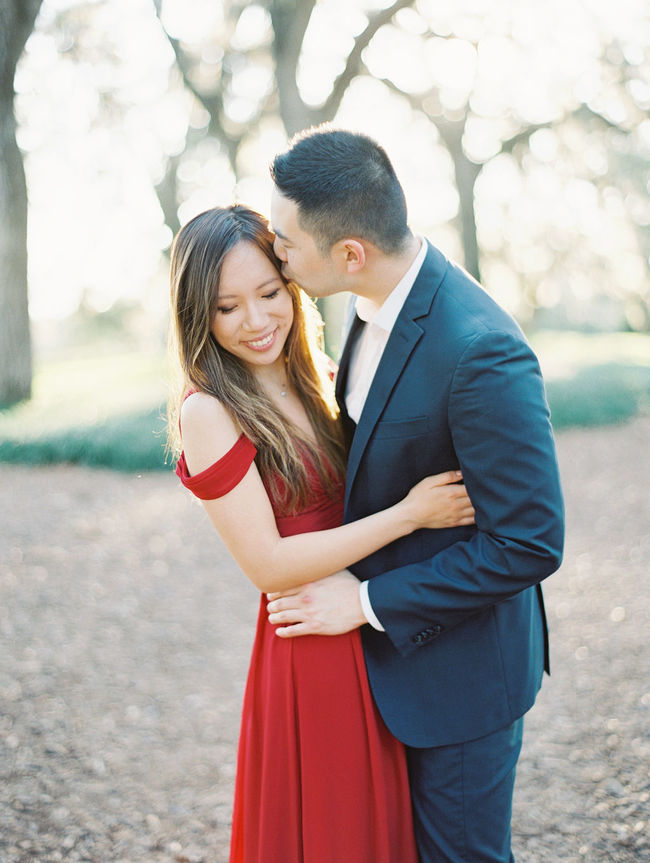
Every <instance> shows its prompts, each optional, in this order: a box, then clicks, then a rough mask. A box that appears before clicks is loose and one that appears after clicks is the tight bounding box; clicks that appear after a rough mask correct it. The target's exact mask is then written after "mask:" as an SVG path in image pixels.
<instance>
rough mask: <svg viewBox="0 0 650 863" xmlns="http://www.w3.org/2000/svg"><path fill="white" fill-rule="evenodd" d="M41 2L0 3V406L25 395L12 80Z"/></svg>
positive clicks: (22, 255) (23, 259)
mask: <svg viewBox="0 0 650 863" xmlns="http://www.w3.org/2000/svg"><path fill="white" fill-rule="evenodd" d="M41 2H42V0H0V406H4V405H9V404H13V403H15V402H17V401H20V400H22V399H27V398H29V397H30V395H31V382H32V358H31V337H30V330H29V315H28V311H27V186H26V183H25V171H24V168H23V160H22V155H21V153H20V150H19V149H18V145H17V143H16V118H15V115H14V76H15V74H16V66H17V64H18V60H19V59H20V56H21V54H22V53H23V49H24V47H25V43H26V42H27V39H28V37H29V34H30V33H31V32H32V30H33V28H34V22H35V21H36V16H37V15H38V11H39V9H40V6H41Z"/></svg>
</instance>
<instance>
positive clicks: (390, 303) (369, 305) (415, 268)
mask: <svg viewBox="0 0 650 863" xmlns="http://www.w3.org/2000/svg"><path fill="white" fill-rule="evenodd" d="M418 240H419V241H420V250H419V252H418V253H417V255H416V256H415V259H414V260H413V263H412V264H411V266H410V267H409V268H408V270H407V271H406V272H405V273H404V275H403V276H402V278H401V279H400V280H399V282H398V283H397V284H396V285H395V287H394V288H393V290H392V291H391V292H390V294H389V295H388V296H387V297H386V299H385V300H384V302H383V303H382V305H381V306H378V305H377V303H375V302H373V301H372V300H369V299H368V298H367V297H357V300H356V303H355V310H356V313H357V315H358V316H359V317H360V318H361V320H362V321H366V322H367V323H370V324H374V325H375V326H377V327H380V328H381V329H382V330H385V331H386V332H387V333H390V331H391V330H392V329H393V327H394V325H395V321H396V320H397V316H398V315H399V313H400V312H401V311H402V306H403V305H404V303H405V302H406V298H407V297H408V295H409V291H410V290H411V288H412V287H413V285H414V283H415V280H416V279H417V277H418V273H419V272H420V268H421V266H422V264H423V263H424V259H425V257H426V254H427V244H426V243H425V242H424V240H423V239H422V238H421V237H418Z"/></svg>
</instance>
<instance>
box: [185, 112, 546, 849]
mask: <svg viewBox="0 0 650 863" xmlns="http://www.w3.org/2000/svg"><path fill="white" fill-rule="evenodd" d="M271 173H272V178H273V181H274V190H273V196H272V201H271V222H270V229H269V225H268V224H267V222H266V221H265V220H264V219H263V218H262V217H261V216H259V215H258V214H257V213H255V212H253V211H251V210H249V209H248V208H246V207H242V206H238V205H236V206H232V207H228V208H223V209H221V208H220V209H214V210H210V211H208V212H206V213H202V214H201V215H199V216H196V217H195V218H194V219H192V220H191V221H190V222H189V223H188V224H187V225H185V226H184V227H183V228H182V229H181V231H180V232H179V234H178V235H177V237H176V239H175V241H174V245H173V248H172V267H171V283H172V322H173V327H174V331H175V334H176V340H177V345H178V356H179V359H180V363H181V366H182V369H183V372H184V378H185V383H184V391H183V393H182V394H179V399H178V412H177V414H176V417H175V418H173V419H172V420H171V428H172V432H173V431H174V429H177V430H178V429H180V434H181V436H182V444H181V443H180V442H179V450H180V448H181V446H182V450H183V451H182V452H181V454H180V456H179V460H178V465H177V473H178V475H179V477H180V478H181V480H182V482H183V483H184V485H186V486H187V487H188V488H189V489H190V490H191V491H192V492H193V493H194V494H196V495H197V496H198V497H199V498H201V499H202V501H203V503H204V506H205V509H206V510H207V513H208V515H209V517H210V518H211V520H212V522H213V524H214V526H215V527H216V529H217V530H218V532H219V534H220V535H221V537H222V539H223V541H224V543H225V544H226V546H227V547H228V548H229V550H230V552H231V553H232V555H233V557H234V558H235V560H236V561H237V563H238V564H239V566H240V567H241V569H242V570H243V572H244V573H245V574H246V575H247V576H248V577H249V578H250V579H251V580H252V581H253V583H254V584H255V585H256V586H257V587H258V588H259V589H260V591H261V602H260V613H259V618H258V625H257V632H256V637H255V642H254V646H253V654H252V659H251V666H250V671H249V676H248V682H247V687H246V694H245V698H244V707H243V717H242V725H241V733H240V742H239V753H238V767H237V779H236V789H235V806H234V812H233V830H232V840H231V852H230V853H231V857H230V859H231V863H416V861H418V860H419V861H420V863H447V861H448V863H460V861H463V863H509V861H512V860H514V858H513V856H512V852H511V850H510V816H511V808H512V794H513V787H514V778H515V768H516V763H517V758H518V755H519V751H520V748H521V740H522V727H523V716H524V714H525V713H526V711H527V710H528V709H529V708H530V707H531V705H532V704H533V702H534V700H535V696H536V693H537V691H538V689H539V687H540V685H541V680H542V674H543V672H544V669H545V668H546V670H548V637H547V630H546V621H545V615H544V605H543V599H542V593H541V588H540V586H539V583H540V582H541V580H542V579H544V578H545V577H546V576H548V575H550V574H551V573H552V572H554V571H555V570H556V569H557V568H558V566H559V564H560V560H561V554H562V543H563V507H562V497H561V491H560V484H559V478H558V469H557V462H556V456H555V448H554V443H553V436H552V431H551V426H550V422H549V414H548V408H547V405H546V400H545V396H544V388H543V383H542V378H541V375H540V371H539V367H538V364H537V360H536V358H535V356H534V354H533V353H532V351H531V349H530V347H529V346H528V344H527V342H526V341H525V339H524V337H523V335H522V333H521V331H520V329H519V328H518V326H517V325H516V324H515V323H514V321H513V320H512V319H511V318H510V317H509V316H508V315H507V314H506V313H505V312H504V311H503V310H502V309H501V308H499V306H498V305H496V304H495V303H494V302H493V301H492V300H491V299H490V298H489V297H488V296H487V294H486V293H485V292H484V291H483V290H482V289H481V288H480V287H479V286H478V285H477V284H476V282H474V281H473V280H472V279H471V278H470V277H469V276H468V275H467V274H466V273H465V272H464V271H463V270H462V269H460V268H458V267H457V266H455V265H454V264H452V263H451V262H450V261H448V260H447V259H446V258H445V257H444V256H443V255H442V254H441V253H440V252H439V251H438V250H437V249H436V248H435V247H433V246H432V245H431V244H430V243H428V242H427V241H426V240H424V239H422V238H420V237H417V236H414V235H413V234H412V233H411V231H410V230H409V228H408V224H407V215H406V204H405V200H404V194H403V191H402V188H401V186H400V184H399V182H398V179H397V177H396V176H395V173H394V170H393V167H392V165H391V163H390V161H389V159H388V157H387V155H386V153H385V152H384V150H383V149H382V148H381V147H380V146H379V145H378V144H377V143H375V142H374V141H372V140H371V139H369V138H368V137H366V136H364V135H359V134H356V133H351V132H346V131H340V130H330V129H315V130H311V131H310V132H307V133H304V134H303V135H301V136H299V137H298V138H296V139H294V141H293V142H292V144H291V145H290V148H289V149H288V150H287V151H286V152H284V153H282V154H280V155H278V156H277V157H276V158H275V160H274V162H273V164H272V168H271ZM340 291H349V292H351V293H352V294H355V295H356V303H355V307H354V312H353V314H352V315H351V321H350V322H349V323H350V326H349V331H348V334H347V338H346V340H345V344H344V347H343V352H342V355H341V358H340V361H339V366H338V370H335V369H334V368H333V366H332V364H331V362H330V361H328V358H327V357H326V356H325V355H324V353H323V352H322V350H321V349H320V346H319V336H320V332H319V323H320V322H319V320H318V319H317V313H316V310H315V307H314V305H313V303H312V302H311V301H310V300H308V299H307V297H308V296H309V297H325V296H329V295H332V294H335V293H338V292H340Z"/></svg>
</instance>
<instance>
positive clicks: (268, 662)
mask: <svg viewBox="0 0 650 863" xmlns="http://www.w3.org/2000/svg"><path fill="white" fill-rule="evenodd" d="M255 454H256V450H255V447H254V446H253V444H252V443H251V442H250V441H249V440H248V439H247V438H246V437H244V436H243V435H242V436H241V437H240V438H239V440H238V441H237V443H236V444H235V445H234V446H233V448H232V449H231V450H230V451H229V452H228V453H226V455H225V456H224V457H223V458H221V459H220V460H219V461H218V462H216V463H215V464H214V465H212V467H210V468H208V469H207V470H205V471H203V472H202V473H200V474H196V475H195V476H193V477H191V476H190V475H189V474H188V472H187V466H186V464H185V459H184V457H183V456H182V455H181V458H180V459H179V463H178V466H177V468H176V472H177V474H178V475H179V477H180V478H181V481H182V482H183V483H184V485H186V486H187V487H188V488H189V489H190V490H191V491H193V492H194V493H195V494H196V495H197V496H198V497H201V498H203V499H212V498H216V497H220V496H222V495H223V494H226V493H227V492H228V491H230V490H231V489H232V488H234V487H235V485H236V484H237V483H238V482H239V481H240V480H241V479H242V478H243V477H244V476H245V475H246V473H247V471H248V469H249V467H250V465H251V463H252V461H253V459H254V457H255ZM309 472H310V487H311V489H312V498H311V500H310V501H309V502H308V504H307V505H306V506H304V507H302V508H301V509H300V510H299V511H298V512H295V513H293V514H290V513H288V512H287V511H286V507H283V506H282V505H281V504H280V503H279V502H277V501H276V500H273V496H272V493H270V494H269V497H271V502H272V505H273V511H274V514H275V520H276V524H277V527H278V531H279V533H280V535H281V536H290V535H292V534H297V533H306V532H309V531H316V530H325V529H327V528H332V527H337V526H338V525H340V524H341V521H342V515H343V488H342V487H341V489H340V493H339V494H338V495H337V497H336V499H335V500H333V499H332V498H331V497H328V495H327V494H326V493H325V492H324V490H323V488H322V485H321V484H320V482H319V479H318V474H317V473H316V471H315V470H314V469H311V470H310V471H309ZM267 491H269V492H270V491H271V490H270V489H268V488H267ZM274 631H275V627H274V626H272V625H271V624H270V623H269V622H268V618H267V614H266V601H265V598H264V595H262V597H261V602H260V611H259V616H258V621H257V633H256V636H255V642H254V645H253V652H252V657H251V663H250V669H249V673H248V682H247V684H246V693H245V696H244V705H243V713H242V723H241V732H240V738H239V752H238V757H237V778H236V783H235V803H234V811H233V827H232V840H231V847H230V863H415V861H416V860H417V853H416V850H415V842H414V838H413V824H412V816H411V804H410V796H409V789H408V778H407V773H406V761H405V755H404V750H403V747H402V745H401V743H399V742H398V741H397V740H396V739H395V738H394V737H393V736H392V735H391V734H390V733H389V732H388V730H387V729H386V727H385V725H384V723H383V721H382V719H381V717H380V716H379V713H378V712H377V709H376V707H375V705H374V702H373V699H372V695H371V694H370V688H369V685H368V680H367V677H366V668H365V663H364V658H363V651H362V647H361V639H360V637H359V631H358V630H354V631H353V632H349V633H346V634H345V635H337V636H315V635H310V636H302V637H300V638H294V639H286V640H285V639H282V638H278V637H277V636H275V635H274Z"/></svg>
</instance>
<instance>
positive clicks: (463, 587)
mask: <svg viewBox="0 0 650 863" xmlns="http://www.w3.org/2000/svg"><path fill="white" fill-rule="evenodd" d="M448 422H449V428H450V430H451V434H452V438H453V442H454V447H455V449H456V454H457V456H458V460H459V463H460V468H461V470H462V471H463V477H464V482H465V485H466V487H467V491H468V493H469V496H470V498H471V500H472V503H473V505H474V509H475V511H476V527H477V530H476V532H475V533H474V534H473V535H472V537H471V538H470V539H468V540H466V541H461V542H456V543H454V544H453V545H450V546H449V547H448V548H445V549H444V550H443V551H441V552H439V553H438V554H436V555H435V556H434V557H432V558H430V559H428V560H423V561H421V562H419V563H414V564H409V565H406V566H402V567H399V568H397V569H393V570H390V571H388V572H384V573H381V574H379V575H377V576H375V577H373V578H372V579H371V580H370V582H369V588H368V589H369V598H370V602H371V604H372V608H373V610H374V612H375V614H376V615H377V617H378V618H379V620H380V621H381V623H382V625H383V626H384V627H385V629H386V632H387V635H388V637H389V638H390V639H391V641H392V642H393V644H394V646H395V647H396V649H397V650H398V651H399V652H400V653H401V654H403V655H407V654H409V653H410V652H412V651H414V650H417V649H418V648H419V647H420V646H421V645H423V644H425V643H427V642H429V641H430V640H431V639H432V638H435V637H437V636H439V635H441V634H442V633H443V632H444V631H445V630H446V629H449V628H450V627H453V626H456V625H457V624H459V623H462V622H463V621H465V620H466V619H467V618H468V617H469V616H471V615H474V614H476V613H478V612H480V611H482V610H484V609H485V608H486V607H488V606H491V605H494V604H496V603H498V602H502V601H504V600H507V599H508V598H509V597H511V596H514V595H515V594H516V593H519V592H520V591H522V590H524V589H526V588H527V587H530V586H532V585H533V584H536V583H538V582H540V581H541V580H542V579H543V578H545V577H546V576H548V575H550V574H551V573H552V572H554V571H555V570H556V569H557V568H558V567H559V565H560V563H561V560H562V549H563V542H564V508H563V501H562V492H561V488H560V481H559V475H558V466H557V459H556V455H555V445H554V441H553V434H552V430H551V425H550V418H549V411H548V407H547V404H546V398H545V394H544V385H543V382H542V376H541V373H540V370H539V365H538V363H537V359H536V357H535V355H534V353H533V352H532V350H531V349H530V347H529V346H528V344H527V343H526V342H525V340H524V339H523V338H522V337H519V336H517V335H514V334H511V333H505V332H495V331H488V332H485V333H482V334H480V335H477V336H475V337H474V338H473V339H472V340H471V341H470V342H469V344H468V345H467V346H466V347H465V349H464V351H463V353H462V355H461V357H460V359H459V361H458V364H457V366H456V369H455V372H454V374H453V378H452V383H451V389H450V395H449V404H448Z"/></svg>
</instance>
